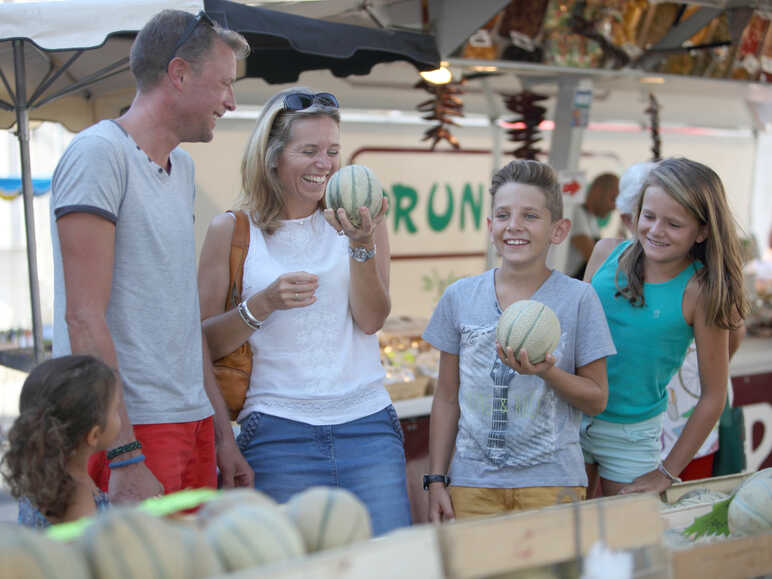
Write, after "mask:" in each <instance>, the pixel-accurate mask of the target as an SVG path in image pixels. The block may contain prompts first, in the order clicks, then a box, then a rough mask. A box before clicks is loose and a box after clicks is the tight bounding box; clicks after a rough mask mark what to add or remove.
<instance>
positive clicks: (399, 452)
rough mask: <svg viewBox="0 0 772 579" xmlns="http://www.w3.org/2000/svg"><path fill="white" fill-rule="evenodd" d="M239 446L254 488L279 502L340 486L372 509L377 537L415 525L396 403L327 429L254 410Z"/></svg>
mask: <svg viewBox="0 0 772 579" xmlns="http://www.w3.org/2000/svg"><path fill="white" fill-rule="evenodd" d="M236 442H237V444H238V446H239V448H240V449H241V452H242V454H243V455H244V458H245V459H246V460H247V462H248V463H249V465H250V466H251V467H252V469H253V470H254V471H255V488H256V489H257V490H259V491H262V492H264V493H266V494H268V495H270V496H271V497H273V498H274V499H275V500H276V501H278V502H280V503H284V502H286V501H288V500H289V499H290V498H291V497H292V495H294V494H296V493H298V492H301V491H303V490H305V489H307V488H309V487H312V486H332V487H341V488H344V489H346V490H349V491H351V492H352V493H354V494H355V495H356V496H358V497H359V498H360V499H361V500H362V502H364V504H365V505H366V506H367V508H368V510H369V512H370V518H371V520H372V524H373V535H374V536H378V535H382V534H383V533H386V532H388V531H391V530H393V529H396V528H399V527H404V526H407V525H410V504H409V501H408V497H407V486H406V483H405V451H404V447H403V433H402V427H401V425H400V423H399V418H398V417H397V413H396V411H395V410H394V407H393V406H391V405H389V406H387V407H386V408H384V409H383V410H381V411H379V412H376V413H375V414H371V415H369V416H365V417H364V418H359V419H357V420H353V421H351V422H344V423H343V424H334V425H325V426H313V425H311V424H306V423H304V422H296V421H294V420H288V419H286V418H279V417H277V416H272V415H270V414H264V413H262V412H253V413H252V414H250V415H249V416H247V417H246V418H245V419H244V420H242V421H241V430H240V432H239V435H238V437H237V438H236Z"/></svg>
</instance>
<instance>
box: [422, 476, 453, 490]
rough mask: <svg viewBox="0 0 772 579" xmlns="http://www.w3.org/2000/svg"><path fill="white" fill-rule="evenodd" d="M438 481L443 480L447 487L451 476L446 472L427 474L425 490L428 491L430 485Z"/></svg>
mask: <svg viewBox="0 0 772 579" xmlns="http://www.w3.org/2000/svg"><path fill="white" fill-rule="evenodd" d="M436 482H441V483H442V484H444V485H445V486H446V487H447V486H448V485H449V484H450V477H449V476H448V475H446V474H425V475H424V490H425V491H428V490H429V485H430V484H432V483H436Z"/></svg>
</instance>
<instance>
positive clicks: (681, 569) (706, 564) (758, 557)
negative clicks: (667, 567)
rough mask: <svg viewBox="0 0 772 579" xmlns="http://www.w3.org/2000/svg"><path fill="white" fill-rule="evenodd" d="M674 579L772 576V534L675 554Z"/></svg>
mask: <svg viewBox="0 0 772 579" xmlns="http://www.w3.org/2000/svg"><path fill="white" fill-rule="evenodd" d="M671 565H672V568H673V579H707V578H709V577H717V578H720V579H750V578H752V577H759V576H761V575H767V574H771V573H772V533H766V534H763V535H755V536H753V537H742V538H737V539H726V540H723V541H718V542H715V543H704V544H697V545H694V546H693V547H691V548H689V549H685V550H682V551H672V553H671Z"/></svg>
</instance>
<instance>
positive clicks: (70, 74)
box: [0, 0, 203, 131]
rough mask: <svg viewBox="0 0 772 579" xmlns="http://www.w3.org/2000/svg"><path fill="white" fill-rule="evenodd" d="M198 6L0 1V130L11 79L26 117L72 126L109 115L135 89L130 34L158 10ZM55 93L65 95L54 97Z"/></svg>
mask: <svg viewBox="0 0 772 579" xmlns="http://www.w3.org/2000/svg"><path fill="white" fill-rule="evenodd" d="M202 7H203V3H202V0H131V1H128V2H103V1H99V0H71V1H68V2H34V3H23V4H0V75H1V76H2V77H1V78H0V81H2V82H0V128H5V129H7V128H9V127H10V126H12V125H13V124H14V123H15V122H16V120H17V119H16V111H15V110H14V108H13V105H14V104H15V101H18V100H19V99H18V96H19V91H18V89H17V87H16V82H17V81H16V78H22V79H24V94H25V95H26V98H25V99H24V100H25V101H26V108H27V110H28V111H29V116H30V118H31V119H33V120H48V121H57V122H60V123H62V124H63V125H64V126H66V127H67V128H68V129H70V130H72V131H77V130H80V129H83V128H85V127H87V126H89V125H91V124H93V123H94V122H96V121H97V120H99V119H102V118H105V117H112V116H117V115H118V113H119V112H120V110H121V109H122V108H124V107H126V106H127V105H128V104H129V103H131V99H132V98H133V96H134V91H135V87H134V80H133V78H132V77H131V74H130V73H129V72H128V58H127V57H128V52H129V47H130V45H131V41H132V37H133V34H136V32H137V31H138V30H139V29H140V28H142V26H143V25H144V24H145V23H146V22H147V21H148V20H149V19H150V18H151V17H152V16H153V15H154V14H156V13H157V12H159V11H160V10H163V9H164V8H175V9H179V10H186V11H188V12H197V11H199V10H201V9H202ZM21 45H23V49H22V50H21V52H22V54H23V61H24V63H23V70H21V71H20V70H18V66H17V65H16V62H15V59H17V60H18V59H19V58H21V55H20V54H19V53H20V50H19V48H18V47H20V46H21ZM14 47H17V50H16V52H14ZM70 59H74V60H73V61H72V62H71V63H69V66H66V64H67V63H68V61H69V60H70ZM19 73H21V74H20V75H19ZM57 74H58V76H57ZM14 77H16V78H14ZM46 83H48V84H46ZM39 87H42V88H43V90H38V89H39ZM9 89H10V90H9ZM71 91H72V92H71ZM62 93H65V94H66V96H61V97H59V98H57V96H58V95H61V94H62ZM49 101H50V102H49Z"/></svg>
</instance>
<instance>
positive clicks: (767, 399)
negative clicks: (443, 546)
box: [394, 336, 772, 522]
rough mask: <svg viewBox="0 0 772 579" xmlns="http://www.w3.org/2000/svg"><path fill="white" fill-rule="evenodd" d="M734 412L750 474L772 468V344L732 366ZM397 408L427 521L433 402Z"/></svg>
mask: <svg viewBox="0 0 772 579" xmlns="http://www.w3.org/2000/svg"><path fill="white" fill-rule="evenodd" d="M729 374H730V376H731V379H732V390H733V394H734V401H733V404H734V406H739V407H742V409H743V416H744V420H745V456H746V462H747V468H748V470H758V469H760V468H767V467H772V338H769V337H768V338H762V337H754V336H748V337H746V338H745V339H744V340H743V342H742V343H741V344H740V348H739V349H738V351H737V353H736V354H735V355H734V357H733V358H732V360H731V362H730V364H729ZM394 408H395V409H396V411H397V415H398V416H399V418H400V421H401V423H402V429H403V431H404V433H405V456H406V458H407V479H408V481H407V484H408V494H409V495H410V502H411V508H412V514H413V520H414V521H416V522H423V521H426V520H427V504H426V497H425V493H424V492H423V489H422V488H421V476H422V475H423V474H424V473H427V472H429V460H428V456H429V414H430V413H431V409H432V396H420V397H416V398H408V399H404V400H397V401H395V402H394Z"/></svg>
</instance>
